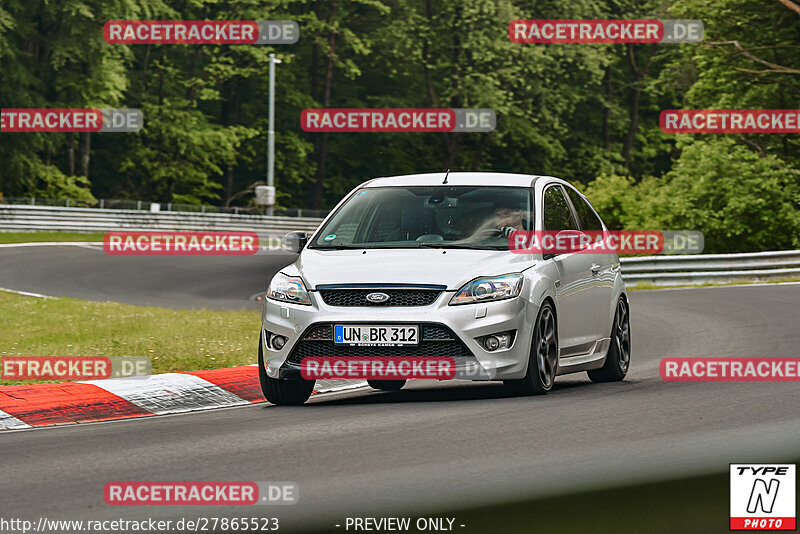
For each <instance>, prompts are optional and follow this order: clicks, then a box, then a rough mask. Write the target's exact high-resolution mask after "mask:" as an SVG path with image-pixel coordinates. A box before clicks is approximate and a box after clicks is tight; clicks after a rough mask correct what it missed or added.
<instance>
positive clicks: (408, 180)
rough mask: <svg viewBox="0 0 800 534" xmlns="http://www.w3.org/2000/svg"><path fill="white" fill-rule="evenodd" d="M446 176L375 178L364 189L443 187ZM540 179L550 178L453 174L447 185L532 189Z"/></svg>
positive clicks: (424, 175)
mask: <svg viewBox="0 0 800 534" xmlns="http://www.w3.org/2000/svg"><path fill="white" fill-rule="evenodd" d="M444 176H445V173H444V172H433V173H427V174H408V175H405V176H390V177H385V178H375V179H374V180H370V181H368V182H364V183H363V184H362V187H387V186H403V187H406V186H414V185H420V186H426V185H427V186H431V185H442V181H443V180H444ZM540 178H550V177H549V176H534V175H530V174H511V173H503V172H451V173H450V174H449V175H448V177H447V184H446V185H465V186H481V185H484V186H506V187H532V186H533V184H534V183H535V182H536V181H537V180H539V179H540Z"/></svg>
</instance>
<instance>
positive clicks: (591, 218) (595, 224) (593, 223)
mask: <svg viewBox="0 0 800 534" xmlns="http://www.w3.org/2000/svg"><path fill="white" fill-rule="evenodd" d="M566 189H567V194H568V195H569V198H570V200H572V205H573V206H575V211H577V212H578V218H579V219H580V224H581V229H582V230H596V231H598V232H599V231H602V230H603V223H602V222H600V219H599V218H598V217H597V215H595V213H594V211H592V208H591V207H590V206H589V203H588V202H587V201H586V200H585V199H584V198H583V197H582V196H580V195H579V194H578V192H577V191H575V190H574V189H572V188H571V187H567V188H566Z"/></svg>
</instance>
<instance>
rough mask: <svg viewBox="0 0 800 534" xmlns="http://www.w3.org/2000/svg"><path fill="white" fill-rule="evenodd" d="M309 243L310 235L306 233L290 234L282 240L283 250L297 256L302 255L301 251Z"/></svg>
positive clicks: (296, 232)
mask: <svg viewBox="0 0 800 534" xmlns="http://www.w3.org/2000/svg"><path fill="white" fill-rule="evenodd" d="M306 243H308V234H307V233H305V232H300V231H295V232H289V233H288V234H286V235H285V236H283V239H282V240H281V248H282V249H283V250H287V251H289V252H294V253H295V254H300V251H301V250H303V248H304V247H305V246H306Z"/></svg>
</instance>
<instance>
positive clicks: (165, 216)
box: [0, 204, 322, 235]
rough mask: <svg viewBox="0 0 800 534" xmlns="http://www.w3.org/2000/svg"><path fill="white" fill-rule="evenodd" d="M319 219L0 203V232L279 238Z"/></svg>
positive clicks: (309, 228) (312, 226) (307, 228)
mask: <svg viewBox="0 0 800 534" xmlns="http://www.w3.org/2000/svg"><path fill="white" fill-rule="evenodd" d="M320 222H322V219H317V218H311V217H267V216H264V215H235V214H232V213H195V212H174V211H170V212H155V213H153V212H147V211H131V210H106V209H95V208H62V207H52V206H19V205H9V204H0V231H38V232H52V231H61V232H64V231H70V232H111V231H120V230H123V231H124V230H132V231H133V230H156V231H177V230H216V231H253V232H259V233H263V234H271V235H280V234H283V233H286V232H290V231H292V230H304V231H307V232H308V231H312V230H315V229H316V228H317V226H319V224H320Z"/></svg>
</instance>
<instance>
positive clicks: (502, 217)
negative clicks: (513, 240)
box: [494, 207, 525, 237]
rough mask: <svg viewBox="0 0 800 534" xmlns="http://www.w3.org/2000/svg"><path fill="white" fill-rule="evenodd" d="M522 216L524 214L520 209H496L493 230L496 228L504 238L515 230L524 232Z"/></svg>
mask: <svg viewBox="0 0 800 534" xmlns="http://www.w3.org/2000/svg"><path fill="white" fill-rule="evenodd" d="M524 215H525V212H524V211H523V210H521V209H514V208H507V207H504V208H497V210H496V211H495V213H494V220H495V228H498V229H499V230H500V233H501V234H502V235H503V236H504V237H508V236H509V235H511V233H512V232H515V231H517V230H524V229H525V224H524V221H523V218H524Z"/></svg>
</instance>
